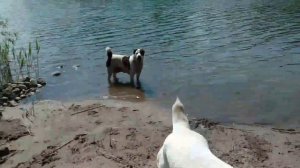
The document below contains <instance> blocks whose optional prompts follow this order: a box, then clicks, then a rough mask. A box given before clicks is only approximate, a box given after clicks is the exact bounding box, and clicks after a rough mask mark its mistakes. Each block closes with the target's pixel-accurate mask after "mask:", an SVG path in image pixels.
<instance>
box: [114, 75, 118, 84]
mask: <svg viewBox="0 0 300 168" xmlns="http://www.w3.org/2000/svg"><path fill="white" fill-rule="evenodd" d="M113 77H114V82H118V78H117V73H113Z"/></svg>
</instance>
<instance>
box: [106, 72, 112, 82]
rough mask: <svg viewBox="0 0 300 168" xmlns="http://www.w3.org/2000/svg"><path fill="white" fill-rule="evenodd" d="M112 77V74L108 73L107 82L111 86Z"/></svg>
mask: <svg viewBox="0 0 300 168" xmlns="http://www.w3.org/2000/svg"><path fill="white" fill-rule="evenodd" d="M111 75H112V73H111V72H110V71H107V81H108V83H109V84H110V83H111V81H110V79H111Z"/></svg>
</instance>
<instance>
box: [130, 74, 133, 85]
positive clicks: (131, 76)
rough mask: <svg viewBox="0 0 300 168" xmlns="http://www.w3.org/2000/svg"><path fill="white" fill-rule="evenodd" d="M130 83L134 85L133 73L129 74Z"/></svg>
mask: <svg viewBox="0 0 300 168" xmlns="http://www.w3.org/2000/svg"><path fill="white" fill-rule="evenodd" d="M130 83H131V84H132V85H134V73H133V72H130Z"/></svg>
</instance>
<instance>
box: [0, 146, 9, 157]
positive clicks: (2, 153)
mask: <svg viewBox="0 0 300 168" xmlns="http://www.w3.org/2000/svg"><path fill="white" fill-rule="evenodd" d="M8 154H9V149H8V147H2V148H0V157H3V156H6V155H8Z"/></svg>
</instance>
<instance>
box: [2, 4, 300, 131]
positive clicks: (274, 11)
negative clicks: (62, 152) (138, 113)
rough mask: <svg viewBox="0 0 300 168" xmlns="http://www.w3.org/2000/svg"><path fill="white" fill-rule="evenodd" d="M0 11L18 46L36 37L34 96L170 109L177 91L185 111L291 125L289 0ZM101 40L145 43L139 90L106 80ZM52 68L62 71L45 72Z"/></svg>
mask: <svg viewBox="0 0 300 168" xmlns="http://www.w3.org/2000/svg"><path fill="white" fill-rule="evenodd" d="M0 16H1V17H4V18H8V20H9V23H10V25H11V27H12V28H13V29H15V30H16V31H18V32H19V33H20V41H19V42H20V44H19V45H22V44H25V42H27V41H30V40H31V41H33V40H34V39H35V37H38V39H39V40H40V42H41V48H42V49H41V55H42V58H41V67H42V69H41V74H42V76H43V77H45V78H46V79H47V81H48V85H47V87H46V88H45V89H43V91H42V92H41V93H39V94H38V95H37V98H38V99H59V100H74V99H75V100H80V99H85V98H90V99H92V98H102V97H103V96H111V97H113V98H121V99H123V98H124V99H130V100H134V99H137V100H144V99H152V100H155V101H157V102H158V103H159V104H161V105H163V106H166V107H168V108H170V106H171V104H172V103H173V101H174V100H175V97H176V96H177V95H178V96H180V98H181V99H182V101H183V103H184V104H185V106H186V109H187V111H188V113H189V115H191V116H195V117H206V118H211V119H214V120H218V121H222V122H239V123H250V124H251V123H263V124H273V125H278V126H291V127H295V126H297V127H299V125H300V106H299V103H300V87H299V85H300V47H299V46H300V19H299V18H300V1H298V0H275V1H274V0H272V1H271V0H263V1H262V0H244V1H239V0H226V1H225V0H211V1H205V0H176V1H174V0H173V1H170V0H165V1H162V0H152V1H138V2H137V1H133V0H127V1H117V0H113V1H105V0H85V1H83V0H76V1H65V0H63V1H59V0H44V1H38V0H30V1H25V0H23V1H17V0H0ZM106 46H110V47H112V48H113V51H115V52H117V53H122V54H123V53H124V54H131V53H132V50H133V49H134V48H139V47H142V48H144V49H145V51H146V56H145V66H144V70H143V73H142V76H141V80H142V86H143V91H140V90H136V89H133V88H130V87H129V86H127V85H118V86H113V87H109V85H108V83H107V81H106V68H105V61H106V55H105V47H106ZM77 64H78V65H80V67H79V69H78V70H75V69H74V68H72V66H73V65H77ZM59 65H64V68H63V69H57V66H59ZM56 70H61V71H63V74H62V75H61V76H59V77H52V76H51V72H53V71H56ZM120 78H121V81H123V82H128V81H129V77H128V76H127V75H121V76H120ZM137 96H138V98H137Z"/></svg>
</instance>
